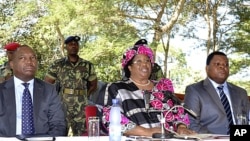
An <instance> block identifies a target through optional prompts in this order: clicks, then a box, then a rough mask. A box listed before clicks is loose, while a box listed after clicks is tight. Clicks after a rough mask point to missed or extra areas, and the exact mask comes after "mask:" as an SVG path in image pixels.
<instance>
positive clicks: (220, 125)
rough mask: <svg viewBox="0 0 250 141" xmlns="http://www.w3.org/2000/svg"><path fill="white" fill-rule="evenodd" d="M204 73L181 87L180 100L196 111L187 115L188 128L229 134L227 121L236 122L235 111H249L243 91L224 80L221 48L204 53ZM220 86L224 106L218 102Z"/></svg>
mask: <svg viewBox="0 0 250 141" xmlns="http://www.w3.org/2000/svg"><path fill="white" fill-rule="evenodd" d="M206 73H207V78H206V79H205V80H202V81H200V82H198V83H195V84H191V85H189V86H187V87H186V90H185V97H184V103H185V105H186V106H187V107H188V108H190V109H191V110H193V111H194V112H195V113H196V114H197V117H196V118H194V117H192V116H190V128H191V129H192V130H195V131H196V132H198V133H213V134H229V133H230V132H229V131H230V128H229V127H230V125H232V124H236V121H237V116H236V115H237V114H239V113H248V111H249V100H248V95H247V92H246V90H244V89H243V88H240V87H238V86H236V85H234V84H232V83H229V82H227V78H228V76H229V61H228V58H227V56H226V54H224V53H222V52H218V51H216V52H213V53H211V54H210V55H208V57H207V61H206ZM221 86H222V87H221ZM218 87H220V88H218ZM222 90H223V94H225V96H226V98H227V100H225V101H229V104H227V107H228V108H224V106H225V104H224V103H225V102H223V104H222V102H221V99H223V98H222V97H223V96H222ZM225 96H224V97H225ZM226 103H227V102H226ZM225 107H226V106H225ZM229 117H230V118H229Z"/></svg>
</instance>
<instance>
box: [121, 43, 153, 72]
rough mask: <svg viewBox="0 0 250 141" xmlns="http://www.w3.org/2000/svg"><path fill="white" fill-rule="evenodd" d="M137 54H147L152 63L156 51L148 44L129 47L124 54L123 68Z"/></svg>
mask: <svg viewBox="0 0 250 141" xmlns="http://www.w3.org/2000/svg"><path fill="white" fill-rule="evenodd" d="M137 54H144V55H147V56H148V57H149V58H150V60H151V63H152V64H154V53H153V51H152V50H151V48H149V47H148V46H147V45H137V46H134V47H132V48H129V49H128V50H127V51H126V52H125V54H124V55H123V58H122V68H124V67H125V66H126V65H127V64H128V62H129V61H130V60H131V59H132V58H133V57H134V56H135V55H137Z"/></svg>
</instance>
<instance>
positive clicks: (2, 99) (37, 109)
mask: <svg viewBox="0 0 250 141" xmlns="http://www.w3.org/2000/svg"><path fill="white" fill-rule="evenodd" d="M33 108H34V110H33V111H34V126H35V134H47V135H52V136H64V135H65V134H66V124H65V115H64V112H63V109H62V103H61V99H60V98H59V95H58V93H57V92H56V88H55V86H54V85H52V84H49V83H46V82H44V81H42V80H40V79H37V78H35V79H34V89H33ZM0 136H9V137H14V136H16V101H15V86H14V78H13V77H12V78H10V79H9V80H7V81H5V82H3V83H1V84H0Z"/></svg>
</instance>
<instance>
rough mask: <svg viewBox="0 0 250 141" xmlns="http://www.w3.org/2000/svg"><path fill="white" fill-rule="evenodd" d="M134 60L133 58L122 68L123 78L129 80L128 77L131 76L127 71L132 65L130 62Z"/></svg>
mask: <svg viewBox="0 0 250 141" xmlns="http://www.w3.org/2000/svg"><path fill="white" fill-rule="evenodd" d="M134 58H135V57H133V58H132V59H131V60H130V61H128V63H127V65H126V66H125V67H124V68H123V70H124V75H125V77H127V78H129V77H130V75H131V73H130V71H129V69H128V66H130V65H131V64H132V63H133V62H132V60H133V59H134Z"/></svg>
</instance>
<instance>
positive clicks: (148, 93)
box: [143, 90, 150, 111]
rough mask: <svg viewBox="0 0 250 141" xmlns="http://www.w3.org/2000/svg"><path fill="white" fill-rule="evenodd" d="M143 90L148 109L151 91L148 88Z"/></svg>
mask: <svg viewBox="0 0 250 141" xmlns="http://www.w3.org/2000/svg"><path fill="white" fill-rule="evenodd" d="M143 92H144V95H143V99H144V103H145V109H146V110H147V111H148V109H149V103H150V92H149V91H147V90H145V91H143Z"/></svg>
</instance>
